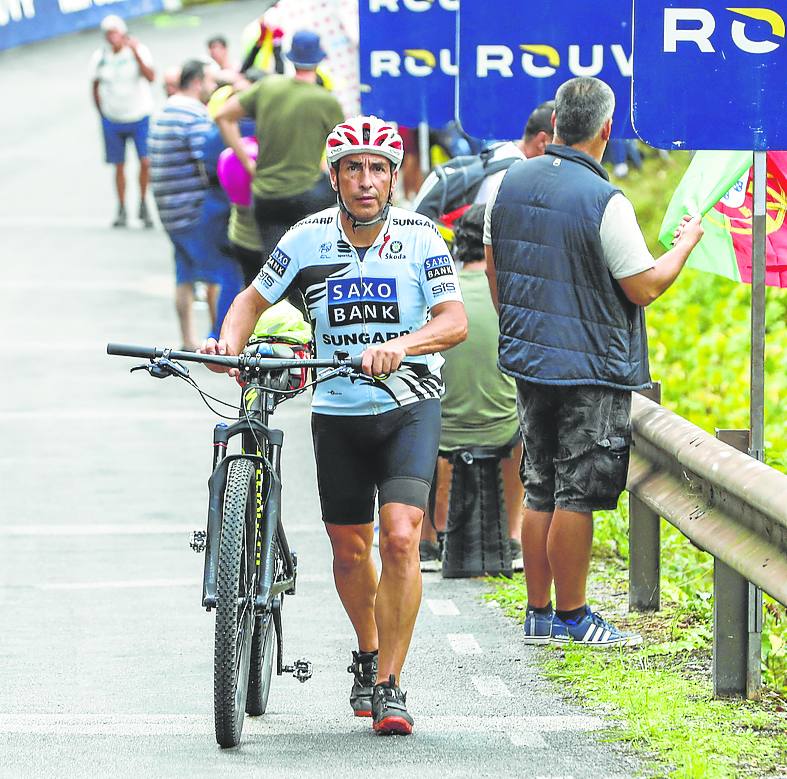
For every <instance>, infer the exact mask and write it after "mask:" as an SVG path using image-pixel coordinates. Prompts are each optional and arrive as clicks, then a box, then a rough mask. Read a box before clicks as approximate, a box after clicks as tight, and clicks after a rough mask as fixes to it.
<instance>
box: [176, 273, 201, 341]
mask: <svg viewBox="0 0 787 779" xmlns="http://www.w3.org/2000/svg"><path fill="white" fill-rule="evenodd" d="M193 306H194V286H193V285H192V284H191V282H186V283H184V284H177V285H176V286H175V310H176V311H177V314H178V322H179V324H180V336H181V340H182V341H183V346H184V347H185V348H186V349H196V348H197V346H198V345H199V341H198V340H197V334H196V331H195V330H194V311H193Z"/></svg>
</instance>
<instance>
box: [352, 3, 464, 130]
mask: <svg viewBox="0 0 787 779" xmlns="http://www.w3.org/2000/svg"><path fill="white" fill-rule="evenodd" d="M458 9H459V0H360V1H359V11H360V27H361V43H360V57H361V106H362V108H363V112H364V113H365V114H375V115H376V116H379V117H381V118H383V119H387V120H389V121H392V122H399V123H400V124H404V125H407V126H410V127H413V126H415V125H417V124H418V123H419V122H428V123H429V124H430V125H432V126H433V127H440V126H442V125H444V124H446V122H450V121H451V120H452V119H453V118H454V90H455V79H456V75H457V73H458V70H457V66H456V53H455V52H456V12H457V11H458Z"/></svg>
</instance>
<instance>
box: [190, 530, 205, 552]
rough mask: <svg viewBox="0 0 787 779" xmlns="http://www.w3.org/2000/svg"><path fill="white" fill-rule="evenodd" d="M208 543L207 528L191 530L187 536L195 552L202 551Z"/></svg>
mask: <svg viewBox="0 0 787 779" xmlns="http://www.w3.org/2000/svg"><path fill="white" fill-rule="evenodd" d="M207 545H208V531H207V530H192V531H191V536H190V537H189V546H190V547H191V548H192V549H193V550H194V551H195V552H197V553H200V552H204V551H205V547H206V546H207Z"/></svg>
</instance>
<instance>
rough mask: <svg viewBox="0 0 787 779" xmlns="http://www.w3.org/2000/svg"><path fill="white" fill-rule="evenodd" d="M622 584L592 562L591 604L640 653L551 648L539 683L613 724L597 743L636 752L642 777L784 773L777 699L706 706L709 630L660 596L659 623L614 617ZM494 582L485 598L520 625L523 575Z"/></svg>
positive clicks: (613, 572) (614, 572) (601, 561)
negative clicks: (643, 765) (550, 684)
mask: <svg viewBox="0 0 787 779" xmlns="http://www.w3.org/2000/svg"><path fill="white" fill-rule="evenodd" d="M683 545H684V546H685V545H686V542H685V540H684V542H683ZM626 576H627V574H626V570H625V566H624V565H623V563H622V562H621V561H620V560H618V559H617V558H611V557H606V558H604V557H603V556H601V557H597V559H596V561H595V562H594V567H593V571H592V578H593V585H592V588H591V589H592V593H591V599H592V601H593V605H594V608H595V607H598V608H599V610H600V611H601V612H602V613H603V614H604V615H605V616H610V617H611V618H612V619H613V621H614V622H615V623H616V624H618V625H619V626H621V627H624V628H626V629H629V630H637V631H639V632H641V633H642V634H643V635H644V636H645V645H644V646H643V647H641V648H639V649H617V650H614V649H613V650H599V649H591V648H586V647H578V646H569V647H566V648H562V647H560V648H549V649H547V650H545V651H544V654H545V660H544V671H545V674H546V676H547V678H549V679H551V680H553V681H555V682H556V683H558V684H559V685H560V686H561V687H562V688H563V689H564V690H565V691H566V693H567V695H569V696H570V697H575V698H576V699H577V700H579V701H580V702H581V703H583V704H585V705H588V706H592V707H593V708H595V709H601V710H602V711H603V712H604V713H605V715H606V716H607V717H608V718H609V720H610V721H611V722H612V726H611V727H610V729H609V730H608V731H607V732H606V733H605V734H604V735H605V737H606V738H608V739H611V740H617V741H625V742H628V743H630V744H631V745H632V746H634V747H635V748H638V749H640V750H642V751H643V752H644V753H645V757H646V761H647V762H648V763H649V765H648V766H647V769H646V773H647V775H648V776H654V777H661V776H669V777H672V778H675V779H716V778H717V777H718V778H719V779H721V777H747V776H765V775H781V774H783V773H784V772H785V771H787V714H785V702H784V700H782V699H781V698H780V697H779V696H778V695H776V694H774V693H773V692H772V691H769V690H767V689H766V690H765V692H764V695H763V698H762V699H761V700H759V701H740V700H714V699H713V691H712V685H711V676H710V648H709V645H710V631H711V628H710V621H709V619H706V618H704V617H702V616H701V612H702V610H703V609H702V608H700V609H699V612H698V610H697V609H696V608H695V606H694V605H689V606H686V605H681V604H680V603H678V602H675V601H673V600H671V599H670V598H669V597H668V596H667V595H665V596H664V598H663V600H664V606H663V609H662V611H661V612H659V613H658V614H628V615H627V614H624V613H621V610H622V606H621V601H623V602H625V596H626V589H627V582H626ZM492 582H493V584H494V590H493V591H492V592H490V593H488V594H487V595H486V596H485V597H486V598H487V599H488V600H495V601H497V602H498V603H500V605H501V606H502V608H503V612H504V613H505V614H507V615H508V616H510V617H514V618H516V619H517V620H518V621H523V620H524V609H525V604H526V600H527V598H526V592H525V584H524V580H523V578H522V576H521V575H519V574H517V575H516V576H515V577H514V579H513V580H511V579H503V578H501V579H496V580H492ZM671 591H672V590H671ZM697 600H698V602H699V603H704V604H707V603H708V601H709V599H703V598H698V599H697Z"/></svg>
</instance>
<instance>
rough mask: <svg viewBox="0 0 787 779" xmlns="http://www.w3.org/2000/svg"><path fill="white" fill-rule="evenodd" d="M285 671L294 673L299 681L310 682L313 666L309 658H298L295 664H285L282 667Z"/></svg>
mask: <svg viewBox="0 0 787 779" xmlns="http://www.w3.org/2000/svg"><path fill="white" fill-rule="evenodd" d="M281 670H282V671H283V672H284V673H288V674H290V673H291V674H292V675H293V676H294V677H295V678H296V679H297V680H298V681H299V682H301V683H303V682H308V681H309V679H311V678H312V673H313V668H312V664H311V662H309V661H308V660H304V659H301V660H296V661H295V663H294V664H293V665H285V666H284V668H282V669H281Z"/></svg>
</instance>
